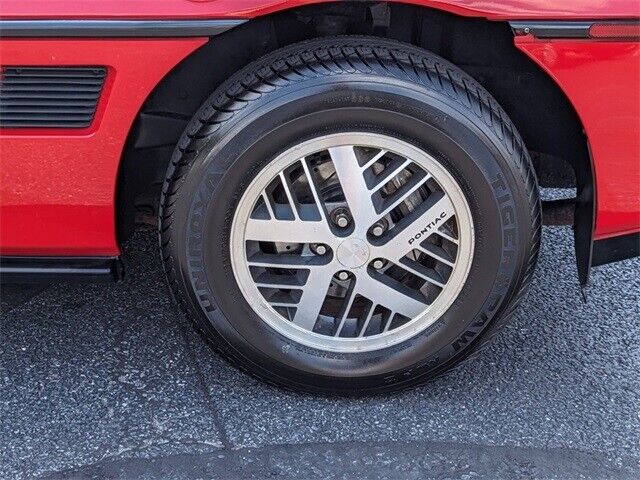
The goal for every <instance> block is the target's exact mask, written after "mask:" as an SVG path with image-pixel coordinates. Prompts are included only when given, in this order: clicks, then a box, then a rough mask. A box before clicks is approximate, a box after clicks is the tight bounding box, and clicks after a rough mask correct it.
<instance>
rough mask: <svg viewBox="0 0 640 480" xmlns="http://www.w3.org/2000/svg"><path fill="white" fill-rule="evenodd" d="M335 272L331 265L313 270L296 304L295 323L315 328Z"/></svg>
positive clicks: (309, 328)
mask: <svg viewBox="0 0 640 480" xmlns="http://www.w3.org/2000/svg"><path fill="white" fill-rule="evenodd" d="M333 273H334V271H333V270H331V268H330V267H329V266H325V267H323V268H314V269H312V270H311V273H310V274H309V278H308V279H307V284H306V287H305V288H304V289H303V291H302V297H301V298H300V301H299V302H298V304H297V305H296V307H297V310H296V313H295V315H294V317H293V323H294V324H295V325H297V326H299V327H302V328H304V329H306V330H313V327H314V325H315V324H316V321H317V320H318V315H320V308H321V307H322V304H323V303H324V299H325V297H326V296H327V290H329V285H330V284H331V279H332V278H333Z"/></svg>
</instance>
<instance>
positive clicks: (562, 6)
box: [2, 0, 640, 20]
mask: <svg viewBox="0 0 640 480" xmlns="http://www.w3.org/2000/svg"><path fill="white" fill-rule="evenodd" d="M323 1H325V0H84V1H79V0H2V17H3V18H7V19H9V18H15V19H18V18H22V19H24V18H94V19H95V18H174V19H175V18H253V17H257V16H260V15H266V14H269V13H273V12H276V11H278V10H284V9H286V8H293V7H299V6H302V5H311V4H314V3H322V2H323ZM394 1H399V0H394ZM402 1H403V3H413V4H416V5H423V6H426V7H432V8H437V9H439V10H446V11H449V12H451V13H456V14H458V15H465V16H478V17H486V18H490V19H511V20H515V19H535V18H541V19H571V18H573V19H577V18H586V19H594V18H597V19H601V18H624V17H636V16H638V15H640V6H639V4H638V0H564V1H562V0H402Z"/></svg>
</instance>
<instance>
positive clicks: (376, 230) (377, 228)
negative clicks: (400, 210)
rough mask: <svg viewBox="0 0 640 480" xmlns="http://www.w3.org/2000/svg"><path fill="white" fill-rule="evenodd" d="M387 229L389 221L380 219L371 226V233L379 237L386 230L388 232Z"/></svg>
mask: <svg viewBox="0 0 640 480" xmlns="http://www.w3.org/2000/svg"><path fill="white" fill-rule="evenodd" d="M386 230H387V222H386V221H385V220H384V219H383V220H380V221H379V222H378V223H376V224H375V225H374V226H373V227H372V228H371V233H372V235H373V236H374V237H379V236H381V235H382V234H383V233H384V232H386Z"/></svg>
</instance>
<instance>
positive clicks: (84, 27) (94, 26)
mask: <svg viewBox="0 0 640 480" xmlns="http://www.w3.org/2000/svg"><path fill="white" fill-rule="evenodd" d="M245 22H246V20H240V19H238V20H0V37H5V38H16V37H56V38H65V37H125V38H126V37H213V36H215V35H220V34H221V33H223V32H226V31H227V30H230V29H232V28H235V27H237V26H239V25H242V24H243V23H245Z"/></svg>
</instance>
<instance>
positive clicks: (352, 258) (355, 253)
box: [336, 238, 369, 269]
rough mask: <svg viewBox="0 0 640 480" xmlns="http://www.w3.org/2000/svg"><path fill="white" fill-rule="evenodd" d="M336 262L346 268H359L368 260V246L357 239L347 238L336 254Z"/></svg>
mask: <svg viewBox="0 0 640 480" xmlns="http://www.w3.org/2000/svg"><path fill="white" fill-rule="evenodd" d="M336 256H337V257H338V261H339V262H340V264H341V265H343V266H344V267H346V268H350V269H354V268H360V267H361V266H363V265H364V264H365V263H367V261H368V260H369V246H368V245H367V242H365V241H364V240H360V239H359V238H348V239H346V240H345V241H344V242H342V243H341V244H340V246H339V247H338V250H337V252H336Z"/></svg>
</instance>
